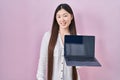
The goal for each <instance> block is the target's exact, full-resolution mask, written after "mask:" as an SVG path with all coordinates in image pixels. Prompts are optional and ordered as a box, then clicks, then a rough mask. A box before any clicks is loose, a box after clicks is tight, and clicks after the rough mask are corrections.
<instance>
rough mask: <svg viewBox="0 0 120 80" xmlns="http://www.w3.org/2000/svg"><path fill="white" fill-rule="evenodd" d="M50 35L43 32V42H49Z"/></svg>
mask: <svg viewBox="0 0 120 80" xmlns="http://www.w3.org/2000/svg"><path fill="white" fill-rule="evenodd" d="M50 35H51V32H50V31H47V32H45V33H44V35H43V41H49V39H50Z"/></svg>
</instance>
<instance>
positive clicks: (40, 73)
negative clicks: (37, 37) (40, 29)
mask: <svg viewBox="0 0 120 80" xmlns="http://www.w3.org/2000/svg"><path fill="white" fill-rule="evenodd" d="M49 35H50V33H49V32H46V33H45V34H44V36H43V39H42V42H41V48H40V58H39V63H38V70H37V80H46V72H47V63H48V62H47V60H48V43H49V37H50V36H49Z"/></svg>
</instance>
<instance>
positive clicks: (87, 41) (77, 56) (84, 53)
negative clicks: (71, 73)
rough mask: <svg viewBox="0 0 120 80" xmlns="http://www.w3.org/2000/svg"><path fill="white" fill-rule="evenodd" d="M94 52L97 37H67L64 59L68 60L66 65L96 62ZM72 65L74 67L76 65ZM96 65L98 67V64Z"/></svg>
mask: <svg viewBox="0 0 120 80" xmlns="http://www.w3.org/2000/svg"><path fill="white" fill-rule="evenodd" d="M94 50H95V36H88V35H65V44H64V57H65V59H66V63H67V62H69V61H71V62H73V61H89V62H90V61H91V60H92V59H93V60H95V61H96V59H95V57H94V56H95V54H94V53H95V52H94ZM69 63H70V62H69ZM82 64H84V63H82ZM72 65H74V63H73V64H72ZM78 65H79V64H78ZM84 65H89V63H87V64H86V63H85V64H84ZM90 65H91V64H90ZM94 65H96V63H94ZM97 65H99V63H98V64H97Z"/></svg>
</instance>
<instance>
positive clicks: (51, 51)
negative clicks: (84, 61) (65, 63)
mask: <svg viewBox="0 0 120 80" xmlns="http://www.w3.org/2000/svg"><path fill="white" fill-rule="evenodd" d="M60 9H64V10H66V11H67V12H68V13H70V14H71V15H72V16H73V19H72V21H71V24H70V25H69V31H70V34H71V35H72V34H74V35H76V26H75V20H74V14H73V11H72V9H71V7H70V6H69V5H68V4H60V5H59V6H58V7H57V8H56V10H55V13H54V18H53V24H52V30H51V37H50V41H49V45H48V80H52V73H53V61H54V60H53V54H54V48H55V45H56V41H57V37H58V32H59V25H58V23H57V20H56V14H57V12H58V11H59V10H60ZM72 76H73V77H72V78H73V80H77V70H76V68H75V66H73V67H72Z"/></svg>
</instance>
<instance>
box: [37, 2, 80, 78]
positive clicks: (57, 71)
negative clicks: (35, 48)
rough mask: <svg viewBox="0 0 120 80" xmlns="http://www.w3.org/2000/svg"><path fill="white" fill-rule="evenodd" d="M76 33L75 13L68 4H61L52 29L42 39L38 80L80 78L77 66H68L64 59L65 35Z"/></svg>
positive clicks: (57, 9)
mask: <svg viewBox="0 0 120 80" xmlns="http://www.w3.org/2000/svg"><path fill="white" fill-rule="evenodd" d="M73 34H74V35H76V26H75V21H74V14H73V11H72V9H71V7H70V6H69V5H68V4H60V5H59V6H58V7H57V8H56V11H55V14H54V19H53V25H52V30H51V31H49V32H46V33H45V34H44V37H43V39H42V43H41V49H40V59H39V65H38V71H37V80H80V78H79V77H78V75H77V69H76V67H75V66H67V65H66V62H65V59H64V36H65V35H73Z"/></svg>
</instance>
